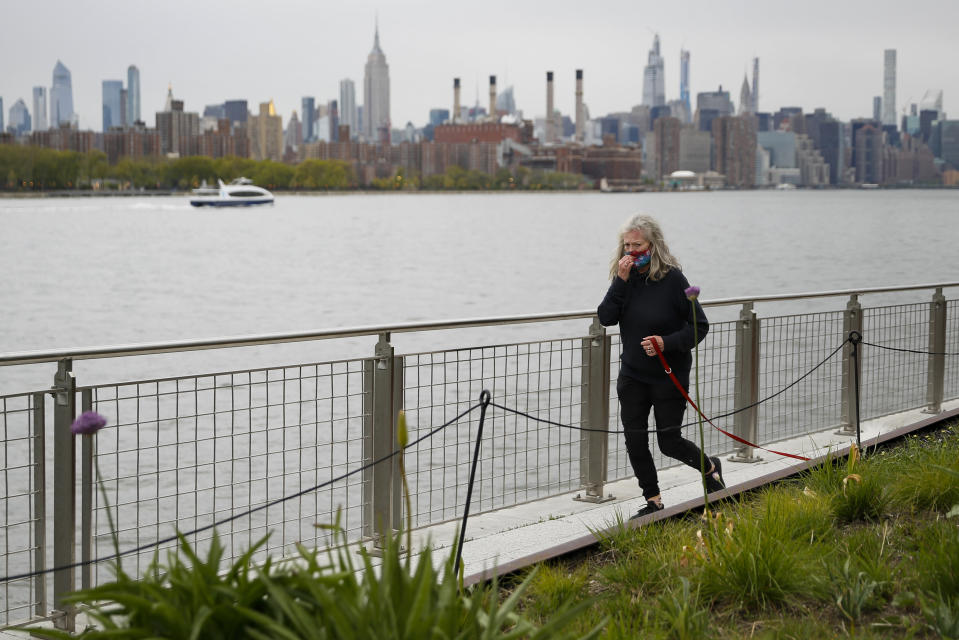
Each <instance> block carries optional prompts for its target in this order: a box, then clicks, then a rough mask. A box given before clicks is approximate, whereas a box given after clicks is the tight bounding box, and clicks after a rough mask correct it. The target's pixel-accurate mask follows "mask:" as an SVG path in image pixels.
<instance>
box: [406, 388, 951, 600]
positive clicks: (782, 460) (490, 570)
mask: <svg viewBox="0 0 959 640" xmlns="http://www.w3.org/2000/svg"><path fill="white" fill-rule="evenodd" d="M955 416H959V400H954V401H951V402H946V403H944V404H943V412H942V413H940V414H938V415H935V416H932V415H930V414H927V413H923V412H922V411H920V410H914V411H905V412H902V413H897V414H893V415H889V416H885V417H882V418H877V419H875V420H869V421H867V422H864V423H863V424H862V426H861V429H862V432H861V438H862V444H863V448H866V447H869V446H874V445H875V444H877V443H881V442H885V441H886V440H890V439H894V438H896V437H899V436H901V435H903V434H905V433H908V432H910V431H913V430H915V429H917V428H921V427H922V426H924V425H930V424H933V423H935V422H938V421H940V420H942V419H944V418H949V417H955ZM852 442H855V438H854V437H852V438H851V437H849V436H840V435H836V434H835V429H830V430H829V431H823V432H819V433H814V434H807V435H805V436H802V437H797V438H793V439H790V440H783V441H780V442H776V443H775V445H773V444H768V445H767V446H770V447H772V448H774V449H778V450H780V451H788V452H790V453H799V454H801V455H804V456H806V457H808V458H813V459H816V458H821V457H824V456H825V455H827V454H828V453H832V454H833V455H835V454H837V453H838V454H845V453H847V452H848V450H849V445H850V443H852ZM756 453H757V454H758V455H759V456H760V457H761V458H762V460H761V461H759V462H755V463H748V464H744V463H736V462H728V461H727V460H726V459H724V460H723V475H724V477H725V480H726V486H727V489H726V491H724V492H720V493H716V494H713V496H715V497H721V496H724V495H735V494H737V493H740V492H742V491H747V490H750V489H753V488H755V487H758V486H761V485H763V484H766V483H768V482H771V481H773V480H776V479H779V478H784V477H787V476H790V475H792V474H794V473H796V472H797V471H801V470H802V469H804V468H806V467H807V466H808V463H805V462H802V461H799V460H795V459H792V458H786V457H782V456H777V455H775V454H772V453H769V452H766V451H761V450H757V451H756ZM659 486H660V487H661V488H662V495H663V503H664V504H665V505H666V508H665V509H664V510H663V511H661V512H660V513H657V514H655V515H653V516H647V517H645V518H642V519H639V520H636V521H634V522H636V523H637V524H643V523H645V522H649V521H652V520H654V519H660V518H666V517H669V516H672V515H675V514H677V513H681V512H684V511H688V510H689V509H694V508H698V507H701V506H702V502H703V494H702V481H701V480H700V478H699V474H697V473H696V472H694V471H692V470H691V469H689V468H687V467H685V466H677V467H672V468H669V469H665V470H661V471H660V472H659ZM605 492H606V493H607V494H612V495H613V496H614V499H613V500H611V501H609V502H604V503H602V504H592V503H589V502H579V501H576V500H573V497H574V496H575V495H576V493H575V492H573V493H568V494H564V495H560V496H555V497H552V498H545V499H542V500H537V501H535V502H530V503H526V504H522V505H518V506H515V507H509V508H504V509H500V510H497V511H492V512H488V513H483V514H479V515H474V516H470V518H469V520H468V522H467V527H466V543H465V544H464V545H463V564H464V568H465V576H466V577H465V581H466V582H467V583H468V584H471V583H474V582H477V581H480V580H483V579H487V578H490V577H491V576H492V575H494V574H495V573H499V574H503V573H506V572H509V571H512V570H516V569H519V568H522V567H525V566H528V565H529V564H531V563H532V562H535V561H539V560H544V559H547V558H551V557H555V556H557V555H561V554H563V553H569V552H571V551H574V550H576V549H580V548H583V547H586V546H589V545H590V544H592V543H593V542H594V541H595V537H594V535H593V534H592V533H591V531H597V530H604V529H609V528H611V527H613V526H615V525H616V522H617V518H618V517H621V518H623V519H627V518H629V517H630V516H631V515H633V514H634V513H636V511H637V510H639V509H640V508H642V507H643V506H644V505H645V504H646V501H645V500H644V499H643V497H642V493H641V492H640V490H639V486H638V485H637V483H636V480H635V479H633V478H630V479H627V480H620V481H618V482H613V483H609V484H607V485H606V487H605ZM458 526H459V522H450V523H444V524H439V525H435V526H431V527H425V528H423V529H419V530H417V531H415V532H414V534H413V545H414V547H415V548H422V547H423V546H424V545H426V544H427V543H429V544H431V546H432V547H433V550H434V562H435V563H436V564H437V565H441V564H442V562H444V561H445V560H446V559H447V558H448V557H449V554H450V553H452V552H453V551H454V550H455V544H456V540H455V535H456V529H457V527H458Z"/></svg>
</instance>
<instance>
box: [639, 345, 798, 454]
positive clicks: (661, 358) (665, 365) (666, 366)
mask: <svg viewBox="0 0 959 640" xmlns="http://www.w3.org/2000/svg"><path fill="white" fill-rule="evenodd" d="M650 342H652V343H653V349H654V350H655V351H656V355H657V356H659V361H660V362H661V363H662V365H663V369H664V370H665V371H666V375H668V376H669V379H670V380H672V381H673V384H674V385H676V388H677V389H679V392H680V393H682V394H683V397H684V398H686V402H688V403H689V404H690V405H691V406H692V407H693V409H695V410H696V413H698V414H699V415H701V416H702V417H703V420H705V421H706V422H708V423H709V424H710V426H712V428H713V429H715V430H716V431H719V432H720V433H722V434H724V435H726V436H729V437H730V438H732V439H733V440H735V441H736V442H739V443H742V444H744V445H746V446H749V447H754V448H756V449H762V450H763V451H768V452H769V453H775V454H776V455H777V456H785V457H787V458H795V459H796V460H809V458H806V457H804V456H799V455H796V454H795V453H786V452H785V451H774V450H773V449H767V448H766V447H760V446H759V445H758V444H753V443H752V442H750V441H749V440H746V439H744V438H740V437H739V436H737V435H734V434H732V433H729V432H728V431H726V430H724V429H720V428H719V427H717V426H716V425H714V424H713V421H712V420H710V419H709V418H707V417H706V414H704V413H703V412H702V411H700V410H699V407H697V406H696V403H695V402H693V399H692V398H690V397H689V394H688V393H686V390H685V389H683V385H682V384H680V382H679V380H677V379H676V374H674V373H673V369H672V367H670V366H669V363H668V362H666V357H665V356H664V355H663V352H662V350H660V348H659V341H658V340H656V339H655V338H653V339H652V340H650Z"/></svg>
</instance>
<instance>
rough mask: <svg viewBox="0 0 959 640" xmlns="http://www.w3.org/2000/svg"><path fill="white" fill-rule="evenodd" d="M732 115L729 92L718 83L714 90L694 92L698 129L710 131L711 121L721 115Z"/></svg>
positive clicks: (731, 102)
mask: <svg viewBox="0 0 959 640" xmlns="http://www.w3.org/2000/svg"><path fill="white" fill-rule="evenodd" d="M731 115H733V101H732V100H730V99H729V92H728V91H723V85H719V89H717V90H716V91H703V92H700V93H697V94H696V115H695V122H696V125H697V128H698V129H699V130H700V131H709V132H712V130H713V129H712V121H713V119H714V118H718V117H721V116H731Z"/></svg>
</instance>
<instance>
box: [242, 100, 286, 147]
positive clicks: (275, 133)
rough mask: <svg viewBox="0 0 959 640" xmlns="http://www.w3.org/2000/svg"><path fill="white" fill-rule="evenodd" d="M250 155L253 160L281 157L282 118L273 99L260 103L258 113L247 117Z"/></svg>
mask: <svg viewBox="0 0 959 640" xmlns="http://www.w3.org/2000/svg"><path fill="white" fill-rule="evenodd" d="M249 136H250V156H251V157H252V158H253V159H254V160H275V161H277V162H280V161H281V160H282V159H283V118H282V117H281V116H278V115H277V114H276V107H275V106H274V104H273V100H270V101H269V102H261V103H260V112H259V114H258V115H255V116H250V118H249Z"/></svg>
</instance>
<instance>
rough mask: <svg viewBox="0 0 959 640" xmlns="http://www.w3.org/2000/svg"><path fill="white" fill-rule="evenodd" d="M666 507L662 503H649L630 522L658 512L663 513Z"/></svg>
mask: <svg viewBox="0 0 959 640" xmlns="http://www.w3.org/2000/svg"><path fill="white" fill-rule="evenodd" d="M665 508H666V507H664V506H663V503H661V502H647V503H646V506H645V507H643V508H642V509H640V510H639V511H637V512H636V515H634V516H633V517H632V518H630V520H635V519H636V518H642V517H643V516H648V515H649V514H651V513H656V512H657V511H662V510H663V509H665Z"/></svg>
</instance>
